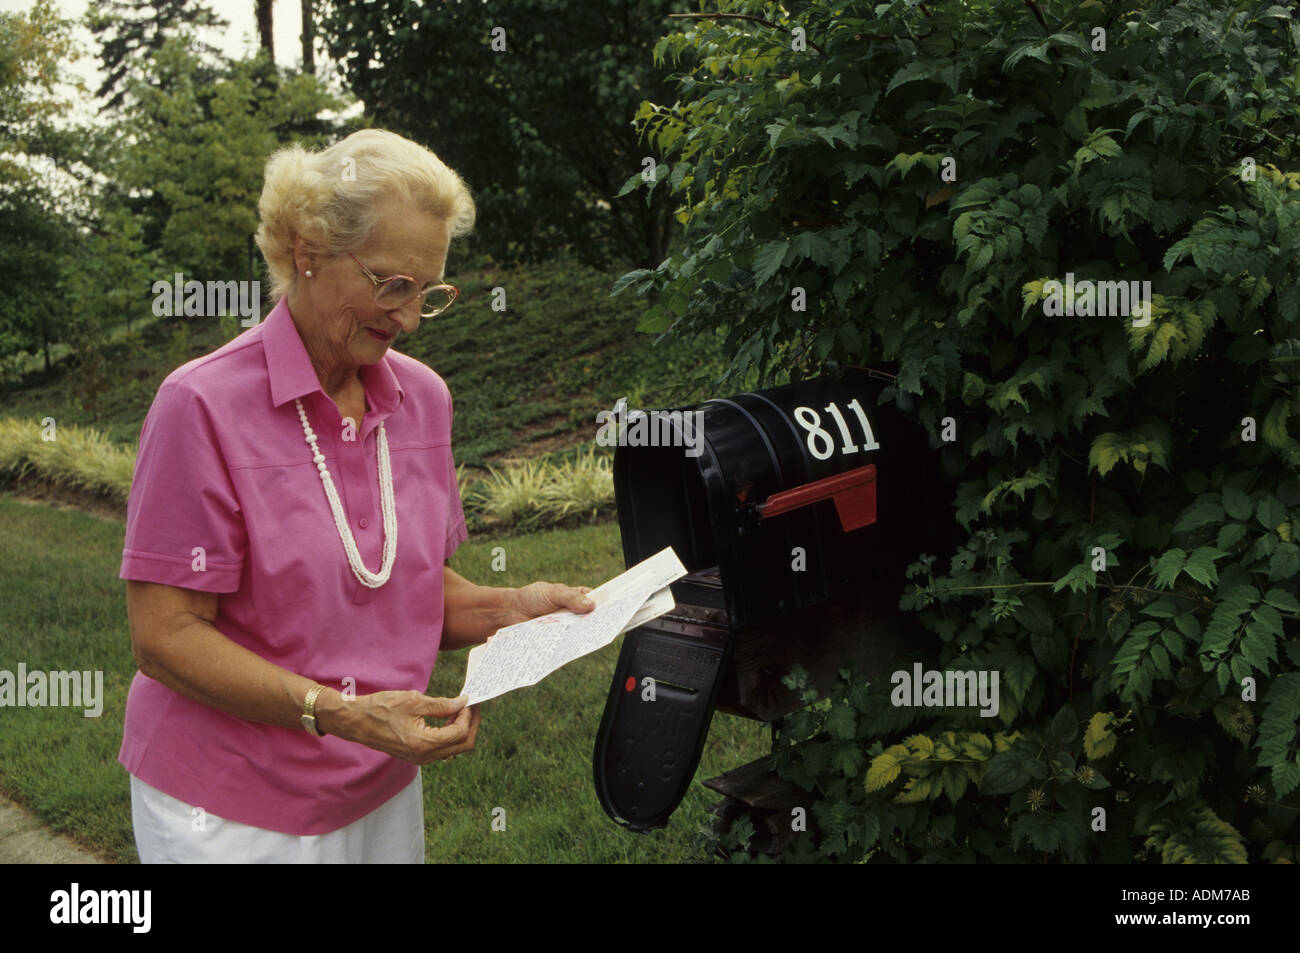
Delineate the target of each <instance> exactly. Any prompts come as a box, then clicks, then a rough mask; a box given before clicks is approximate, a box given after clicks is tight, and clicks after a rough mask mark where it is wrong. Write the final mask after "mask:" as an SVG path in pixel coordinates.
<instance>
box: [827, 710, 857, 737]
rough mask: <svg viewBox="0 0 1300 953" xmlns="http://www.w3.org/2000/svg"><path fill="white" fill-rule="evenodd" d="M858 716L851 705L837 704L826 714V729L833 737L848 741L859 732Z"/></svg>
mask: <svg viewBox="0 0 1300 953" xmlns="http://www.w3.org/2000/svg"><path fill="white" fill-rule="evenodd" d="M857 727H858V726H857V716H856V715H855V713H854V711H853V707H852V706H851V705H847V704H844V705H836V706H835V707H834V708H832V709H831V711H830V714H829V715H827V716H826V730H827V731H829V732H830V735H831V737H832V738H836V739H839V740H841V741H847V740H850V739H852V738H854V737H855V736H856V734H857Z"/></svg>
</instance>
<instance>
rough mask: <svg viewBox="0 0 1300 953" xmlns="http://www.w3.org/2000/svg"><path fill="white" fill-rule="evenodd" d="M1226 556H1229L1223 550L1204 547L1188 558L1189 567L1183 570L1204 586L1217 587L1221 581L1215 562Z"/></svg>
mask: <svg viewBox="0 0 1300 953" xmlns="http://www.w3.org/2000/svg"><path fill="white" fill-rule="evenodd" d="M1226 555H1228V554H1227V553H1225V552H1224V551H1223V550H1221V549H1215V548H1214V547H1213V546H1202V547H1200V548H1199V549H1197V550H1195V551H1193V553H1192V554H1191V555H1190V556H1189V557H1187V565H1186V566H1184V567H1183V570H1184V572H1186V573H1187V575H1189V576H1191V577H1192V578H1193V579H1195V580H1196V581H1197V582H1199V583H1200V584H1201V585H1203V586H1212V585H1215V584H1216V583H1218V581H1219V571H1218V570H1217V569H1216V568H1215V566H1214V561H1215V560H1216V559H1222V558H1223V557H1224V556H1226Z"/></svg>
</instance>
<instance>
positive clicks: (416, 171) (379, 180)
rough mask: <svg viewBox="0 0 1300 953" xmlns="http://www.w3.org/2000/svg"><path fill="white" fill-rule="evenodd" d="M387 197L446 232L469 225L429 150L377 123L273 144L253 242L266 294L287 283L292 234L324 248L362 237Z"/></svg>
mask: <svg viewBox="0 0 1300 953" xmlns="http://www.w3.org/2000/svg"><path fill="white" fill-rule="evenodd" d="M390 196H391V197H395V198H398V199H400V200H401V201H403V202H406V203H410V204H412V205H414V206H416V207H417V208H420V209H423V210H424V211H426V212H428V213H429V214H431V215H433V216H435V217H436V218H439V219H442V220H444V221H446V222H447V227H448V230H449V231H450V237H452V238H458V237H460V236H462V235H465V234H467V233H468V232H469V231H470V229H472V228H473V227H474V200H473V198H472V197H471V196H470V193H469V188H468V187H467V186H466V185H465V181H464V180H463V179H462V178H461V177H460V176H459V175H457V174H456V173H455V172H454V171H453V170H452V169H451V168H449V167H448V166H447V164H446V163H445V162H443V161H442V160H441V159H439V158H438V157H437V156H436V155H434V153H433V152H431V151H430V150H428V149H426V148H425V147H424V146H421V145H419V144H418V143H414V142H412V141H411V140H410V139H404V138H402V137H401V136H399V135H397V134H396V133H392V132H386V131H385V130H382V129H362V130H361V131H359V132H354V133H353V134H352V135H350V136H348V137H347V138H346V139H344V140H343V141H341V142H337V143H335V144H334V145H332V146H330V147H329V148H328V149H324V150H322V151H320V152H307V151H306V150H305V149H303V148H302V147H301V146H289V147H288V148H285V149H281V150H279V151H278V152H276V153H275V154H274V155H272V156H271V158H270V159H268V160H267V162H266V175H265V182H264V184H263V186H262V198H261V200H260V201H259V202H258V204H257V211H258V217H259V219H260V222H259V224H258V226H257V247H258V248H260V249H261V250H262V255H263V257H264V258H266V265H267V268H268V269H269V270H270V272H271V299H272V300H277V299H279V298H280V297H281V296H282V295H285V294H288V293H289V292H291V291H292V290H293V289H294V286H295V285H296V284H297V281H298V271H297V268H296V267H295V266H294V257H293V245H294V238H295V236H298V235H301V236H302V237H303V238H304V239H305V240H306V241H307V242H308V243H309V244H310V245H311V246H312V248H313V250H315V251H318V252H322V253H324V254H326V255H339V254H343V253H344V252H346V251H348V250H349V249H352V248H358V247H360V246H362V245H364V244H365V243H366V242H367V241H369V239H370V236H371V235H372V234H373V233H374V230H375V228H376V227H377V226H378V224H379V212H378V205H379V202H380V201H381V200H382V199H384V198H387V197H390Z"/></svg>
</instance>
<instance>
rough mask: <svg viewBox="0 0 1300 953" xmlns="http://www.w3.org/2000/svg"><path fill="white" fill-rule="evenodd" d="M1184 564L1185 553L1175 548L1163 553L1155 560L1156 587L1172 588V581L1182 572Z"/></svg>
mask: <svg viewBox="0 0 1300 953" xmlns="http://www.w3.org/2000/svg"><path fill="white" fill-rule="evenodd" d="M1186 562H1187V553H1185V552H1184V551H1183V550H1181V549H1178V548H1177V547H1175V548H1174V549H1171V550H1169V551H1168V552H1166V553H1164V554H1163V555H1162V556H1161V557H1160V558H1159V559H1158V560H1156V566H1155V573H1156V579H1155V582H1156V585H1157V586H1163V587H1164V588H1166V589H1171V588H1173V585H1174V580H1175V579H1177V578H1178V574H1179V573H1180V572H1182V571H1183V566H1184V565H1185V564H1186ZM1211 568H1213V564H1211Z"/></svg>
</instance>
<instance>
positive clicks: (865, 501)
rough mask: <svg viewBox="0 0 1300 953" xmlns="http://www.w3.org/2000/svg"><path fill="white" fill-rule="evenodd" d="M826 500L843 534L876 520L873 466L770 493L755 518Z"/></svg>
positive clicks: (869, 465) (764, 517) (765, 517)
mask: <svg viewBox="0 0 1300 953" xmlns="http://www.w3.org/2000/svg"><path fill="white" fill-rule="evenodd" d="M826 499H833V500H834V501H835V512H836V513H837V514H838V515H839V518H840V528H841V529H843V530H844V532H846V533H847V532H849V531H850V530H855V529H861V528H862V527H864V526H870V525H871V524H872V523H874V522H875V521H876V465H875V464H874V463H868V464H867V465H866V466H865V467H858V468H857V469H856V470H849V471H848V472H847V473H837V474H836V475H835V476H828V477H826V478H825V479H822V480H814V481H813V482H812V483H805V484H804V485H803V486H796V487H794V488H793V489H789V490H782V491H781V492H780V493H773V494H772V495H771V496H769V497H768V498H767V502H766V503H764V504H763V505H762V507H760V510H759V513H760V515H759V519H767V517H769V516H779V515H780V514H782V513H788V512H790V510H797V509H799V508H800V507H802V506H808V505H809V504H811V503H817V502H820V501H821V500H826Z"/></svg>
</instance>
